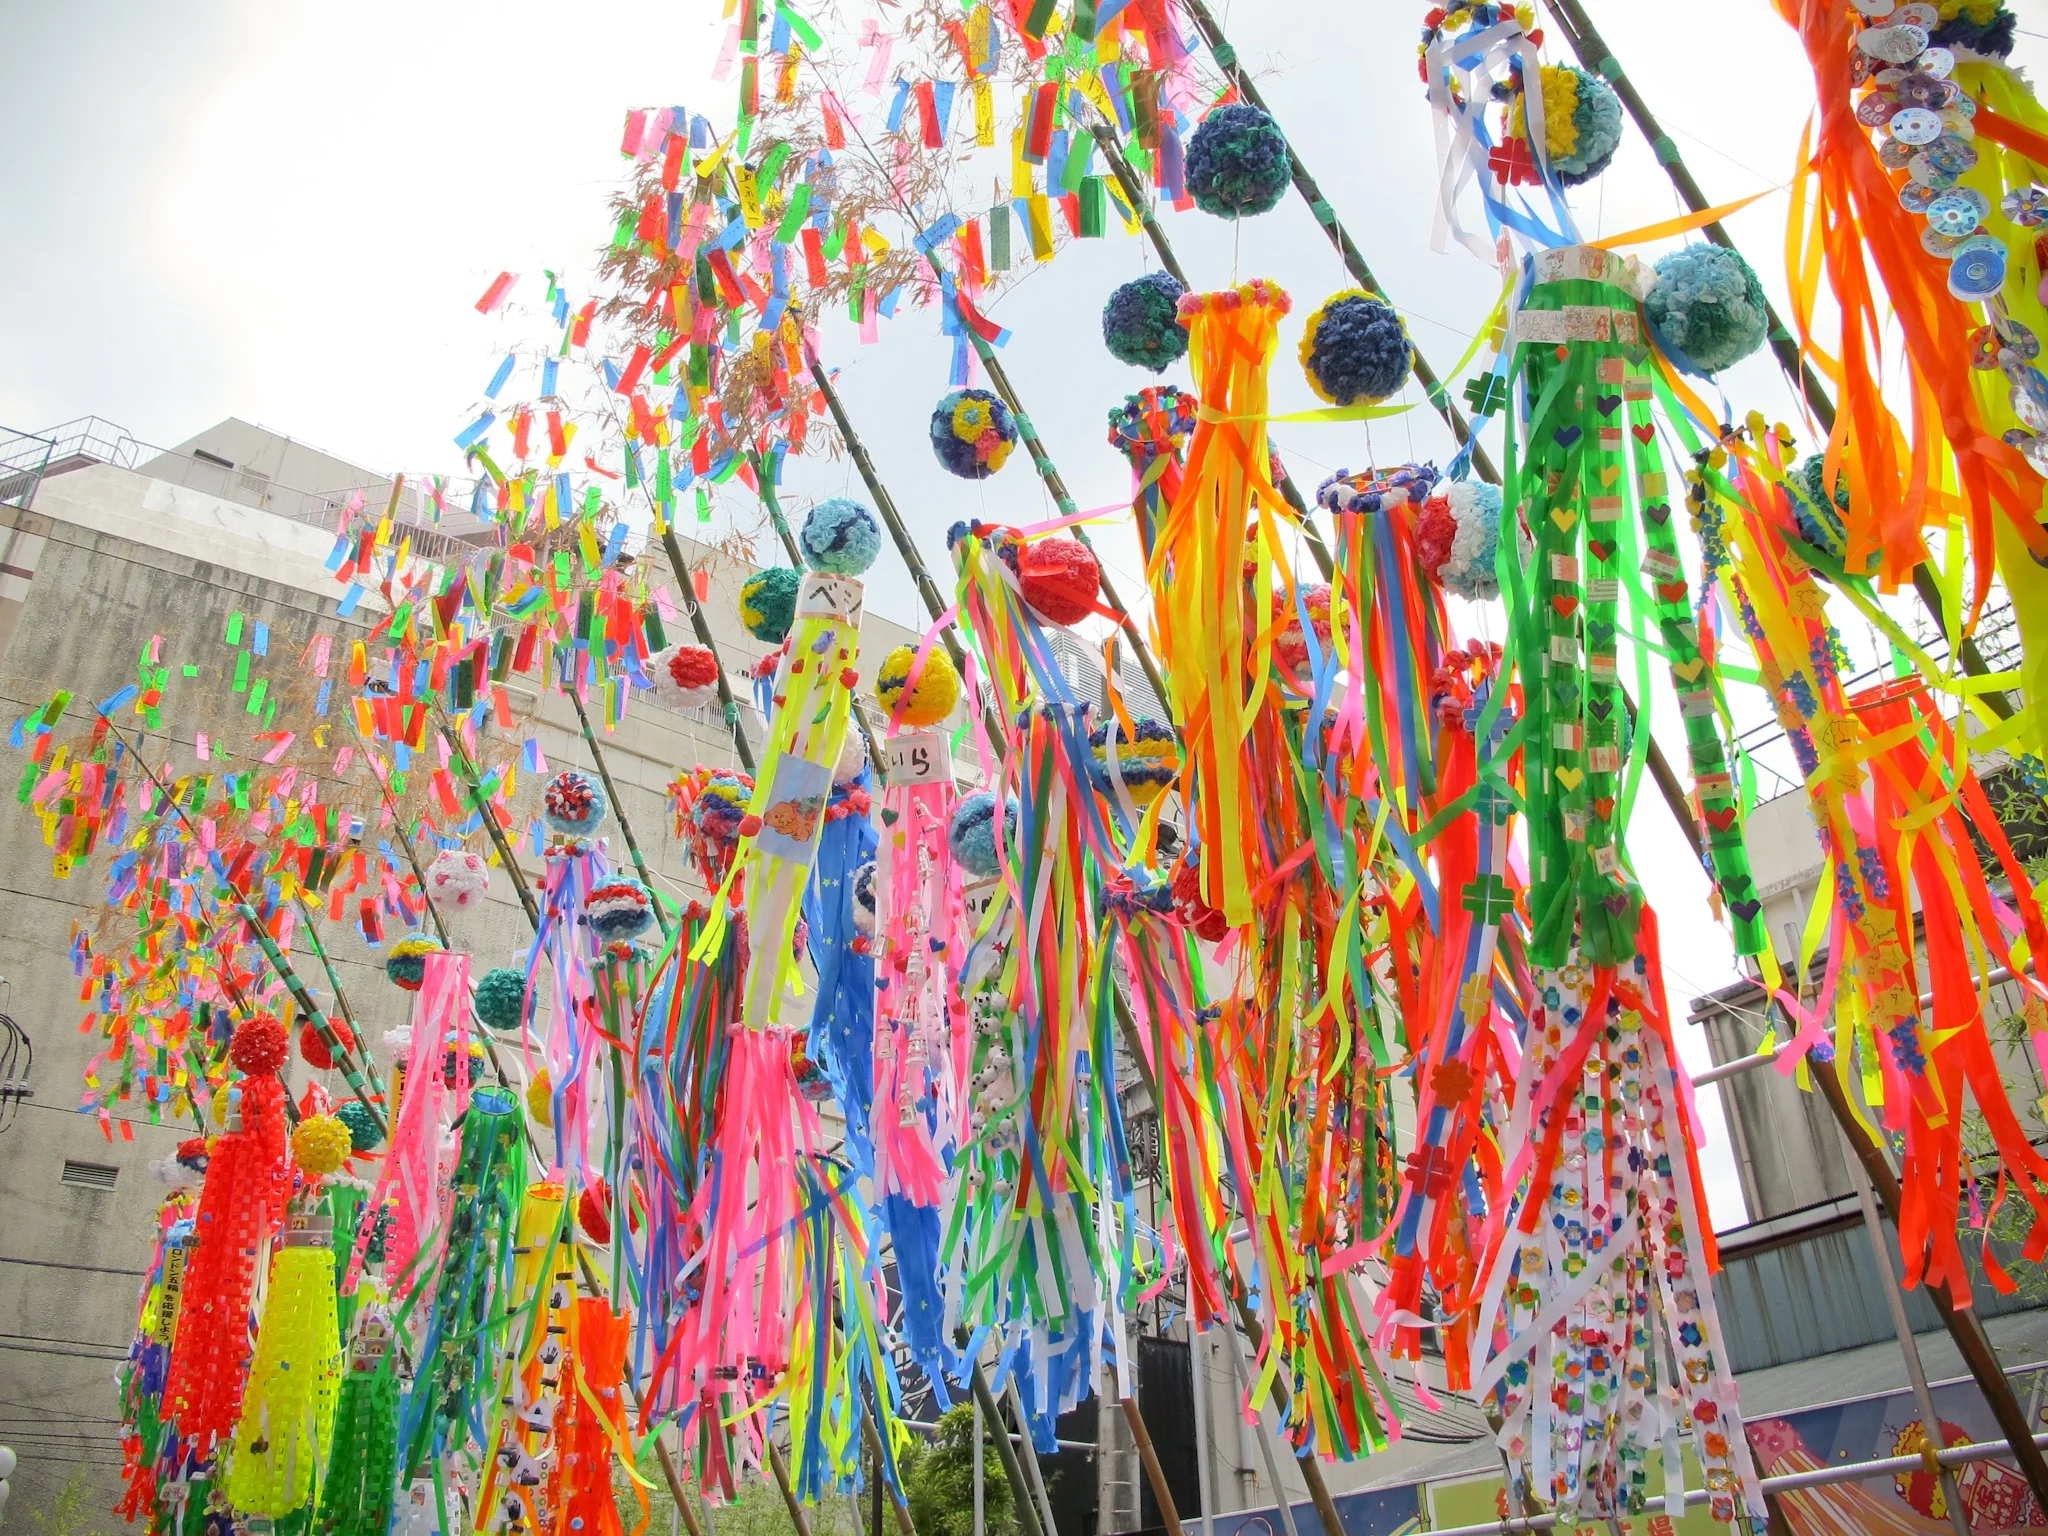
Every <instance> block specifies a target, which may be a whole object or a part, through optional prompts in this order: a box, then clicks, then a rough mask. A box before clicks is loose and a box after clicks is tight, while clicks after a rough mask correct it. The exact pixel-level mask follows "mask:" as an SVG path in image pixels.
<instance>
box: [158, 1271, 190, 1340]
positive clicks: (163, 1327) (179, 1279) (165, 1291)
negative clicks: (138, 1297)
mask: <svg viewBox="0 0 2048 1536" xmlns="http://www.w3.org/2000/svg"><path fill="white" fill-rule="evenodd" d="M185 1253H186V1250H185V1249H183V1248H165V1249H164V1277H163V1280H162V1282H161V1283H160V1288H159V1296H158V1300H157V1308H156V1330H155V1333H156V1341H157V1342H158V1343H159V1344H168V1343H170V1342H171V1339H172V1336H173V1335H174V1334H175V1333H176V1332H177V1330H178V1298H179V1296H180V1295H181V1294H182V1293H183V1292H184V1289H185Z"/></svg>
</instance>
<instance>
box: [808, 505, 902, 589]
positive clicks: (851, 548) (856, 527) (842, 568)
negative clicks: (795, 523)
mask: <svg viewBox="0 0 2048 1536" xmlns="http://www.w3.org/2000/svg"><path fill="white" fill-rule="evenodd" d="M797 543H798V544H799V545H800V546H801V547H802V549H803V552H804V558H805V559H806V560H808V561H810V563H811V569H812V570H814V571H830V572H832V573H833V574H834V575H837V576H858V575H860V573H861V572H863V571H865V570H866V569H867V568H868V567H869V566H871V565H873V564H874V563H875V556H877V555H879V554H880V553H881V552H882V525H881V524H880V523H878V522H876V521H875V514H874V513H872V512H870V511H869V510H868V509H867V508H866V507H864V506H862V505H861V504H860V503H859V502H857V501H849V500H847V499H846V498H845V497H844V496H834V497H833V498H832V499H831V500H830V501H821V502H819V503H818V504H817V505H816V506H815V507H813V508H811V512H810V516H808V517H806V518H805V519H804V526H803V532H802V533H800V534H799V535H798V536H797Z"/></svg>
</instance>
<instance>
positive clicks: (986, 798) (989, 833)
mask: <svg viewBox="0 0 2048 1536" xmlns="http://www.w3.org/2000/svg"><path fill="white" fill-rule="evenodd" d="M1004 811H1005V814H1004V821H1005V823H1006V825H1005V827H1004V829H1003V830H1004V835H1005V836H1007V835H1008V834H1009V833H1010V832H1012V831H1014V830H1015V829H1016V825H1017V802H1016V801H1015V800H1014V799H1012V800H1009V801H1008V802H1006V804H1005V806H1004ZM946 838H947V841H948V842H950V843H951V844H952V847H953V862H954V863H956V864H958V865H959V866H960V867H961V868H962V869H963V870H965V871H966V872H967V873H968V874H970V875H972V876H974V877H975V878H976V879H979V880H986V879H988V878H989V877H990V876H992V875H994V874H995V873H996V872H997V871H998V870H1000V869H1001V868H1002V865H1001V863H1000V862H999V861H998V859H997V856H996V797H995V796H994V795H992V794H990V793H989V792H988V791H987V790H985V789H981V790H976V791H975V792H974V793H973V794H971V795H967V796H965V797H963V798H962V799H961V801H960V804H959V805H958V806H956V807H955V808H954V811H953V820H952V824H951V825H950V826H948V827H947V829H946Z"/></svg>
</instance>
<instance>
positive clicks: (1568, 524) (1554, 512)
mask: <svg viewBox="0 0 2048 1536" xmlns="http://www.w3.org/2000/svg"><path fill="white" fill-rule="evenodd" d="M1550 520H1551V521H1552V522H1553V523H1555V524H1557V526H1558V529H1559V531H1561V532H1564V533H1570V532H1571V531H1572V529H1573V527H1574V526H1575V525H1576V524H1577V523H1578V521H1579V514H1578V513H1576V512H1574V511H1573V510H1572V509H1571V508H1570V507H1552V508H1551V509H1550Z"/></svg>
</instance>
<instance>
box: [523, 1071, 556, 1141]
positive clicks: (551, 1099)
mask: <svg viewBox="0 0 2048 1536" xmlns="http://www.w3.org/2000/svg"><path fill="white" fill-rule="evenodd" d="M526 1114H527V1118H528V1119H530V1120H532V1121H533V1123H534V1124H535V1125H537V1126H539V1127H540V1128H541V1129H542V1130H549V1131H551V1130H553V1129H554V1128H555V1085H554V1083H553V1081H552V1080H551V1079H550V1078H549V1077H548V1069H547V1068H546V1067H542V1068H541V1069H540V1070H539V1071H538V1072H536V1073H534V1074H533V1081H532V1082H530V1083H528V1084H527V1085H526Z"/></svg>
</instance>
